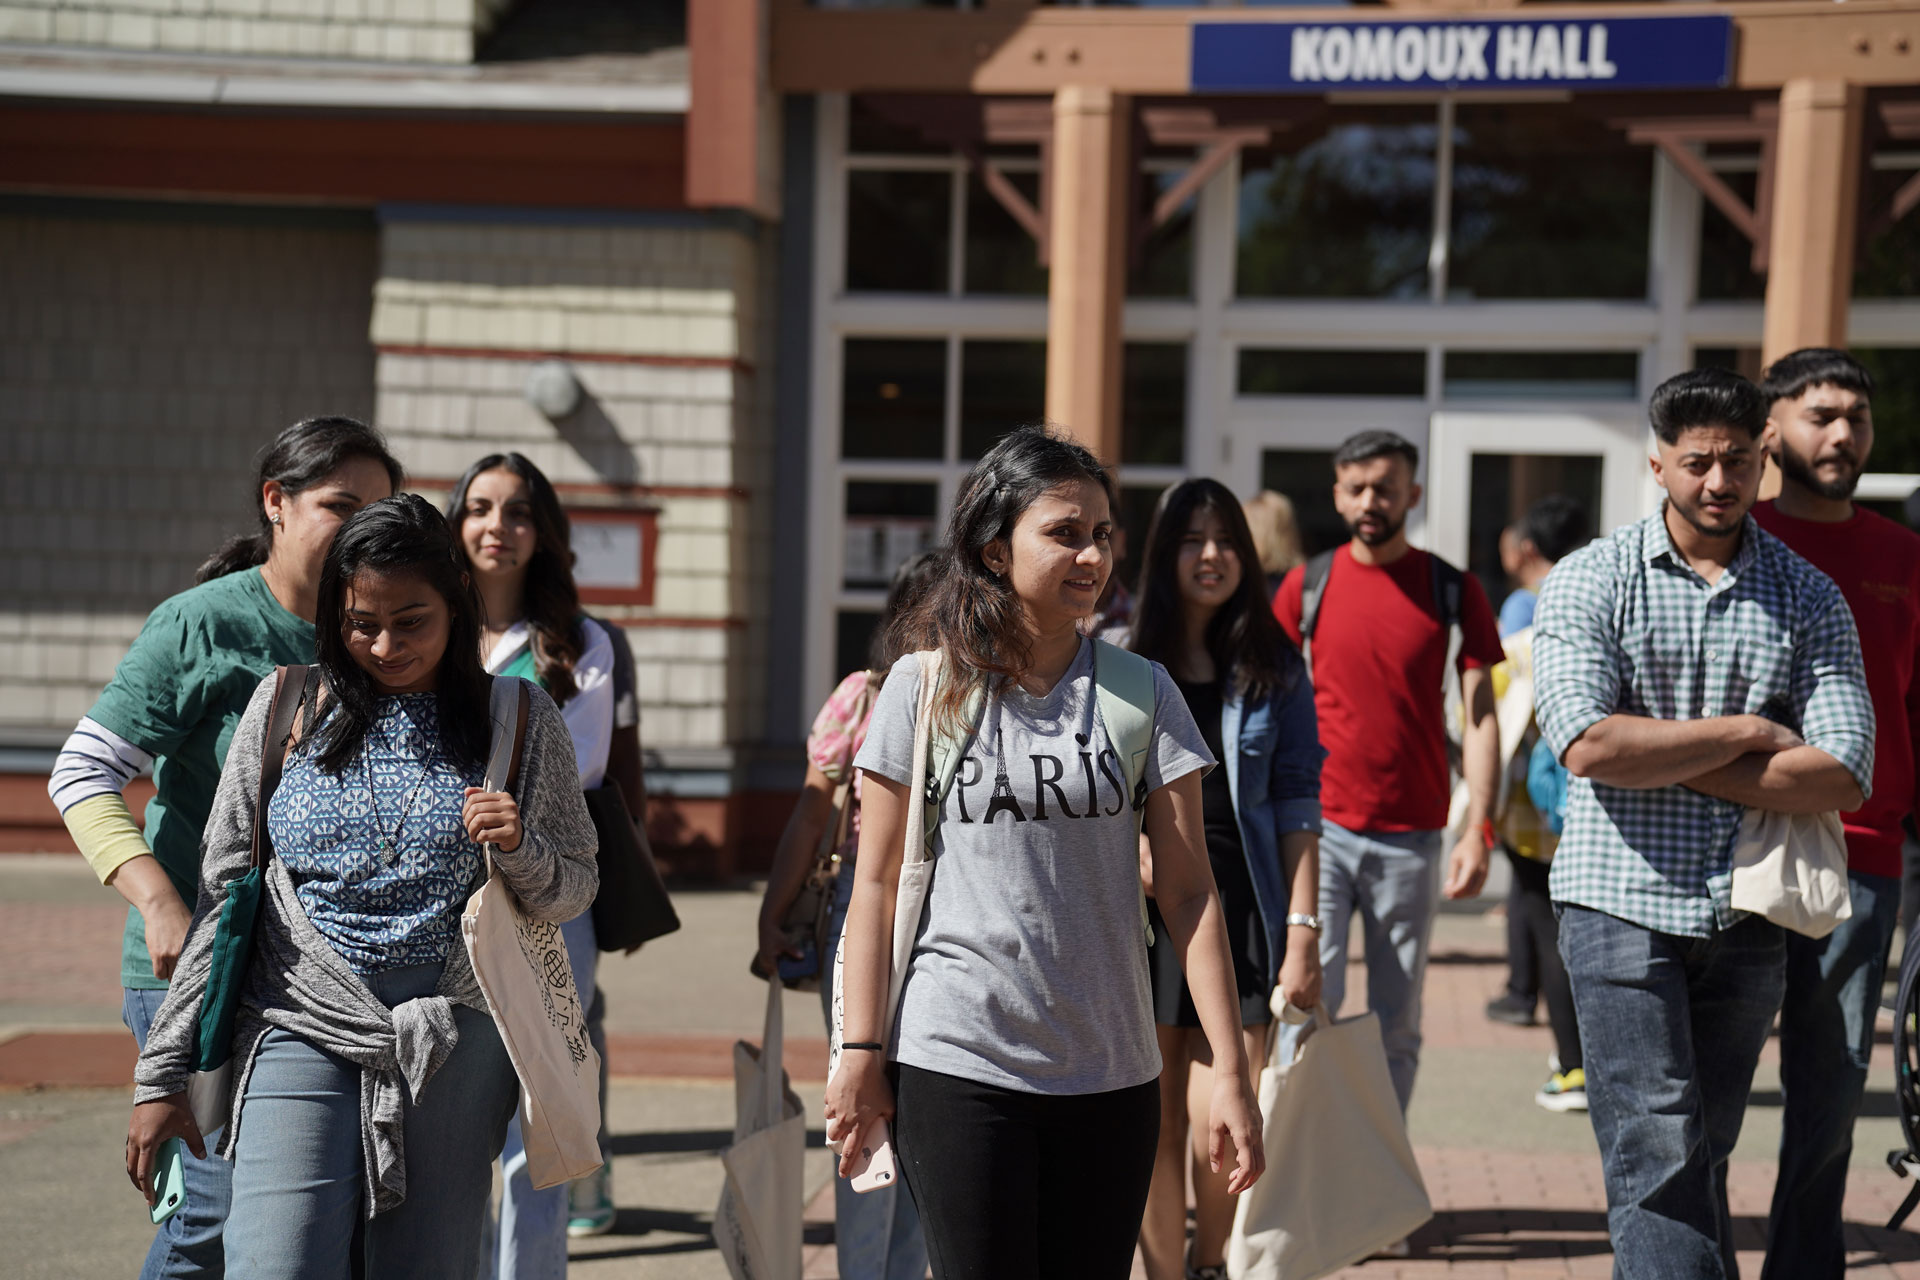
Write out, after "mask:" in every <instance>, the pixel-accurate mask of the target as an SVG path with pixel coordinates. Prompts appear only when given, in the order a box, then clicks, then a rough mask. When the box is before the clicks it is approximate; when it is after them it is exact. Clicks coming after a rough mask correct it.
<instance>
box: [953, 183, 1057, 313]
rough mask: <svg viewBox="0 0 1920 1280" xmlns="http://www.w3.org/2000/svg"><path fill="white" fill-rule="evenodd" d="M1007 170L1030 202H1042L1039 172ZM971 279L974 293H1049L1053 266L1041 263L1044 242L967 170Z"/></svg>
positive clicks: (969, 286)
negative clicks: (1037, 241)
mask: <svg viewBox="0 0 1920 1280" xmlns="http://www.w3.org/2000/svg"><path fill="white" fill-rule="evenodd" d="M1001 172H1002V174H1003V176H1005V178H1006V179H1007V181H1008V182H1010V183H1012V184H1013V185H1014V187H1016V188H1017V189H1018V190H1019V191H1020V193H1021V194H1022V195H1024V196H1026V198H1027V203H1029V204H1031V205H1032V206H1033V207H1034V208H1036V209H1038V208H1039V207H1040V175H1039V173H1038V172H1025V173H1023V172H1020V171H1017V170H1016V171H1014V172H1012V173H1007V172H1006V171H1005V170H1002V171H1001ZM966 280H967V286H966V287H967V292H968V293H1016V294H1026V295H1033V296H1041V297H1044V296H1045V295H1046V292H1047V269H1046V268H1045V267H1043V266H1041V265H1040V255H1039V246H1038V245H1036V244H1035V243H1034V241H1033V237H1032V236H1030V235H1028V234H1027V231H1026V228H1024V227H1022V226H1021V225H1020V224H1019V223H1018V222H1015V221H1014V220H1013V215H1012V214H1010V213H1008V212H1007V211H1006V208H1005V206H1003V205H1002V204H1001V203H1000V202H999V201H998V200H996V199H994V197H993V193H992V192H990V191H988V190H987V184H986V183H984V182H982V181H981V180H980V179H979V177H978V176H977V175H975V174H973V173H968V175H967V260H966Z"/></svg>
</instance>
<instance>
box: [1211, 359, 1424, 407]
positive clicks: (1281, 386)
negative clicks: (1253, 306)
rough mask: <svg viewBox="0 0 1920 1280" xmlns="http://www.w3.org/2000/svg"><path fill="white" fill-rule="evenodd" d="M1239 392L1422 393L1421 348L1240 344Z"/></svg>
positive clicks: (1278, 394) (1251, 393)
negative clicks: (1341, 348)
mask: <svg viewBox="0 0 1920 1280" xmlns="http://www.w3.org/2000/svg"><path fill="white" fill-rule="evenodd" d="M1239 387H1240V394H1241V395H1243V396H1413V397H1415V398H1418V397H1420V396H1424V395H1426V394H1427V353H1426V352H1424V351H1309V350H1305V349H1301V348H1288V349H1276V348H1263V347H1242V348H1241V349H1240V381H1239Z"/></svg>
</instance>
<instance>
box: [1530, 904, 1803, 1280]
mask: <svg viewBox="0 0 1920 1280" xmlns="http://www.w3.org/2000/svg"><path fill="white" fill-rule="evenodd" d="M1786 951H1787V944H1786V937H1785V931H1784V930H1782V929H1781V928H1780V927H1779V926H1778V925H1776V924H1773V923H1771V922H1769V921H1767V920H1765V919H1763V918H1762V917H1760V916H1747V917H1745V918H1743V919H1742V920H1741V921H1740V922H1739V923H1737V924H1735V925H1733V926H1732V927H1730V928H1727V929H1723V930H1721V931H1720V932H1719V933H1716V934H1714V935H1713V936H1712V937H1710V938H1688V937H1679V936H1676V935H1674V934H1667V933H1655V932H1653V931H1652V930H1651V929H1647V928H1643V927H1642V926H1640V925H1637V924H1630V923H1628V922H1627V921H1625V920H1621V919H1618V918H1617V917H1614V916H1610V915H1606V914H1604V913H1603V912H1599V911H1592V910H1589V909H1588V908H1586V907H1578V906H1574V905H1572V904H1570V903H1562V904H1560V955H1561V957H1562V958H1563V959H1564V960H1565V961H1566V965H1567V977H1568V979H1569V980H1570V981H1571V983H1572V985H1573V1003H1574V1006H1575V1008H1576V1010H1577V1011H1578V1013H1579V1017H1580V1041H1581V1046H1582V1048H1584V1049H1585V1051H1586V1071H1587V1103H1588V1106H1589V1108H1590V1109H1591V1114H1592V1119H1593V1132H1594V1136H1595V1137H1596V1138H1597V1139H1599V1142H1600V1162H1601V1166H1602V1168H1603V1169H1604V1171H1605V1174H1606V1184H1607V1229H1608V1234H1609V1235H1611V1236H1612V1238H1613V1256H1614V1264H1613V1266H1614V1270H1613V1274H1614V1277H1615V1280H1734V1278H1735V1277H1737V1276H1738V1275H1739V1274H1740V1271H1739V1268H1738V1266H1737V1265H1736V1264H1735V1262H1734V1256H1733V1249H1734V1246H1733V1228H1732V1223H1731V1221H1730V1219H1729V1218H1728V1215H1727V1158H1728V1156H1730V1155H1731V1154H1732V1152H1733V1144H1734V1142H1735V1141H1736V1140H1737V1139H1738V1138H1739V1136H1740V1122H1741V1119H1742V1118H1743V1117H1744V1116H1745V1114H1746V1109H1747V1091H1748V1090H1749V1089H1750V1088H1751V1087H1752V1085H1753V1068H1754V1066H1755V1064H1756V1063H1758V1062H1759V1061H1760V1049H1761V1046H1762V1045H1764V1044H1765V1043H1766V1040H1767V1032H1768V1031H1769V1030H1770V1029H1771V1028H1772V1026H1773V1015H1774V1014H1775V1013H1777V1012H1779V1009H1780V997H1781V992H1782V990H1783V989H1784V988H1785V986H1786Z"/></svg>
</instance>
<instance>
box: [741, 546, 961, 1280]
mask: <svg viewBox="0 0 1920 1280" xmlns="http://www.w3.org/2000/svg"><path fill="white" fill-rule="evenodd" d="M942 563H943V560H942V557H941V555H940V553H939V552H937V551H926V552H922V553H921V554H920V555H917V556H914V557H912V558H911V559H909V560H906V561H904V562H903V563H902V564H901V565H900V567H899V568H898V569H896V570H895V571H894V574H893V583H892V585H891V586H890V587H889V588H888V590H887V605H886V610H885V612H883V613H882V614H881V616H880V621H879V623H878V625H877V626H876V627H875V628H874V633H873V644H872V647H871V650H870V652H869V655H868V659H867V662H868V665H867V667H866V668H865V669H863V670H860V671H855V672H853V673H851V674H849V675H848V676H847V678H846V679H844V680H842V681H841V682H840V684H839V687H838V688H836V689H835V690H834V691H833V693H832V695H831V696H829V697H828V698H827V701H826V705H825V706H823V707H821V708H820V714H819V715H817V716H815V717H814V718H813V728H812V730H811V731H809V732H808V734H807V779H806V782H805V783H804V784H802V786H801V789H800V799H799V801H798V802H797V803H795V805H794V806H793V816H792V817H790V818H788V819H787V829H786V830H785V831H784V832H783V833H782V834H781V836H780V845H779V847H778V848H777V849H776V850H775V851H774V855H773V869H772V870H771V871H769V872H768V873H767V890H766V894H765V896H764V897H763V898H762V899H761V902H760V945H759V951H758V952H757V953H756V954H755V956H754V962H753V969H754V972H755V973H758V974H760V975H761V976H763V977H771V976H773V974H774V973H775V972H776V970H777V969H778V967H779V965H780V962H781V960H782V959H786V960H788V961H804V960H806V959H807V957H806V955H805V951H804V949H803V947H802V946H796V945H794V940H793V939H792V938H790V937H788V936H787V933H786V931H785V929H784V927H783V922H784V921H785V919H786V916H787V911H788V909H789V908H790V907H791V906H792V905H793V901H794V899H795V898H796V897H798V896H799V894H800V890H801V886H802V885H803V884H804V883H805V881H806V878H807V874H808V872H809V870H810V869H811V868H812V866H813V863H814V851H815V850H817V849H819V848H820V845H821V842H822V840H824V839H830V838H831V837H830V836H829V834H828V833H829V824H830V823H834V822H835V821H836V820H837V819H839V821H840V827H839V829H840V830H842V831H844V832H845V839H844V840H843V841H842V842H841V844H840V847H839V849H838V851H837V859H838V863H839V870H838V872H837V873H836V874H835V876H834V879H833V884H832V886H831V888H830V889H829V890H828V892H829V893H831V894H832V897H831V899H830V905H829V908H828V916H827V932H826V937H825V939H824V942H823V943H822V944H817V947H816V949H817V955H816V956H815V957H814V964H815V968H814V969H813V973H814V975H815V976H816V979H817V981H818V982H819V984H820V1006H821V1012H822V1014H823V1015H824V1016H825V1018H826V1019H827V1023H828V1026H829V1028H831V1026H832V1022H833V1008H832V1005H833V963H834V953H835V950H836V949H837V948H838V947H839V945H840V930H841V929H842V928H843V927H844V926H845V924H846V922H847V903H848V901H850V900H851V899H852V897H853V876H854V859H855V855H856V854H857V853H858V852H859V847H860V789H861V781H862V779H861V775H860V774H859V773H858V771H856V770H855V769H854V767H853V758H854V756H856V755H857V754H859V751H860V747H861V744H862V743H864V742H865V741H866V740H867V725H868V723H869V722H870V721H871V720H872V718H873V702H874V699H875V698H876V697H878V696H879V693H880V688H881V686H882V685H883V684H884V683H885V682H886V679H887V673H888V672H889V671H891V670H892V669H893V664H894V663H895V662H898V661H899V660H900V659H901V658H902V657H903V656H905V655H906V654H907V653H909V652H911V651H912V650H913V648H915V647H918V646H917V643H915V642H913V641H912V640H911V639H910V638H909V637H907V636H906V634H905V632H904V631H903V630H902V629H901V627H900V622H901V619H902V618H904V617H905V616H906V614H907V613H908V612H909V611H910V610H911V609H913V608H914V607H915V606H916V605H918V604H919V603H920V601H921V599H922V598H923V597H924V596H925V595H926V593H927V589H928V588H929V587H931V586H932V585H933V582H934V580H935V579H936V577H937V576H938V575H939V572H940V567H941V565H942ZM849 780H850V785H849ZM842 786H847V788H848V789H847V793H846V802H847V804H848V805H849V806H850V808H849V809H848V810H847V812H846V814H845V816H844V819H841V818H840V815H838V814H836V812H835V810H834V807H833V797H834V792H835V791H836V790H837V789H838V788H840V787H842ZM833 1243H834V1252H835V1254H836V1255H837V1256H838V1258H839V1265H840V1274H841V1276H843V1277H845V1280H921V1277H922V1276H924V1275H926V1272H927V1242H926V1239H925V1237H924V1236H923V1235H922V1234H921V1231H920V1216H919V1214H917V1213H915V1212H914V1207H913V1197H911V1196H910V1195H908V1194H907V1191H906V1189H905V1188H904V1187H902V1186H900V1185H899V1184H898V1183H895V1184H893V1185H892V1186H886V1187H880V1188H878V1189H876V1190H873V1191H867V1192H856V1191H854V1189H853V1187H852V1186H851V1184H849V1183H848V1181H847V1180H846V1179H845V1178H835V1179H834V1180H833Z"/></svg>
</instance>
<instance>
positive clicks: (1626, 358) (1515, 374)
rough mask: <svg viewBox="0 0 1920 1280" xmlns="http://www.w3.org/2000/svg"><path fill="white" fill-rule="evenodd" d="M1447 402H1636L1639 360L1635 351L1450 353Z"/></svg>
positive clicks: (1445, 384)
mask: <svg viewBox="0 0 1920 1280" xmlns="http://www.w3.org/2000/svg"><path fill="white" fill-rule="evenodd" d="M1443 368H1444V370H1445V372H1444V374H1443V382H1442V394H1443V395H1445V396H1446V397H1447V398H1448V399H1465V400H1486V399H1502V400H1505V399H1523V400H1635V399H1638V398H1639V395H1640V356H1639V354H1638V353H1637V352H1633V351H1449V352H1447V355H1446V363H1445V365H1444V366H1443Z"/></svg>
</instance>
